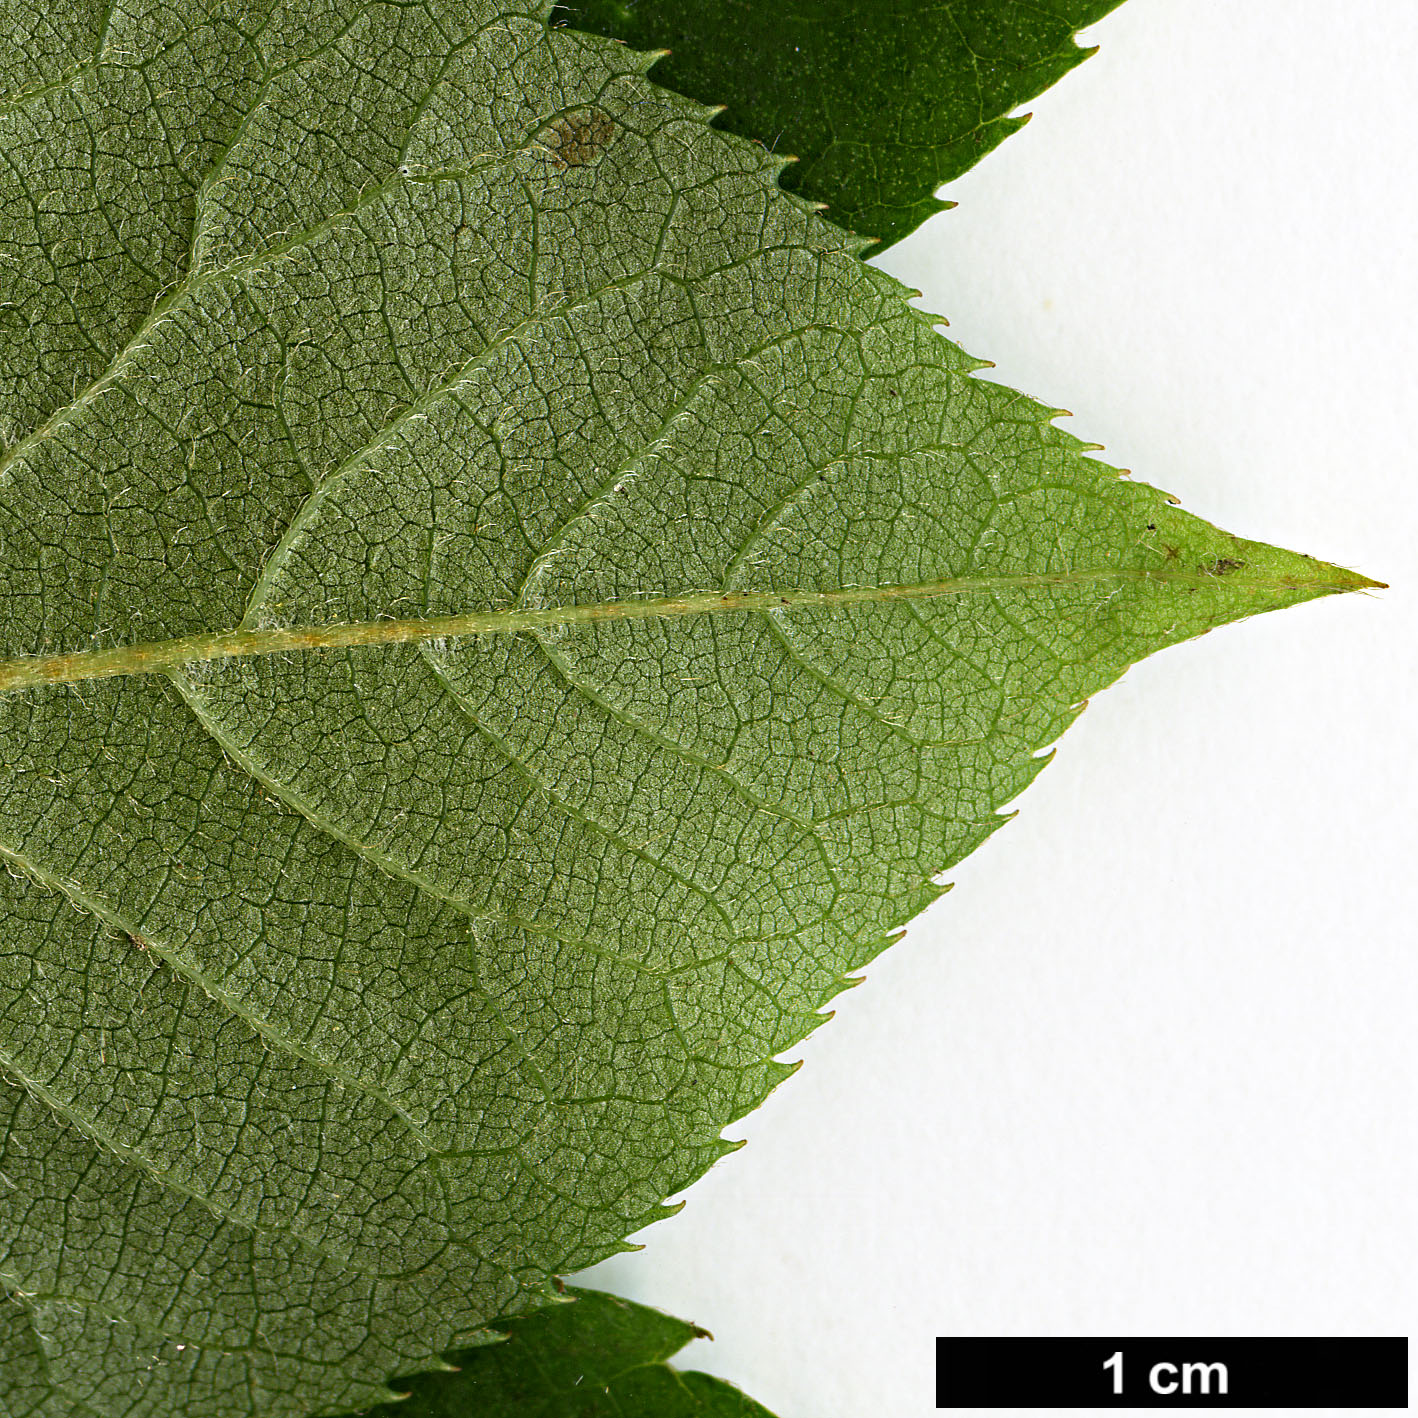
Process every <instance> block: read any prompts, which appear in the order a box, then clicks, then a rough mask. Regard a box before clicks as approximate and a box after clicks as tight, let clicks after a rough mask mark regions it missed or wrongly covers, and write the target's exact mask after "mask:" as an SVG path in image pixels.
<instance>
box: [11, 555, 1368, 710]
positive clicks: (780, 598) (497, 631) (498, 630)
mask: <svg viewBox="0 0 1418 1418" xmlns="http://www.w3.org/2000/svg"><path fill="white" fill-rule="evenodd" d="M1223 579H1224V582H1225V585H1226V587H1227V588H1228V589H1230V590H1235V591H1242V592H1252V593H1274V594H1279V595H1283V594H1286V593H1290V592H1296V591H1299V592H1302V593H1307V594H1309V595H1316V596H1319V595H1325V594H1327V593H1329V592H1337V591H1354V590H1359V589H1362V588H1363V587H1365V586H1372V585H1375V584H1376V583H1375V582H1372V581H1369V580H1368V579H1367V578H1365V577H1362V576H1358V575H1356V574H1354V573H1353V572H1346V571H1341V570H1340V569H1339V568H1337V567H1332V566H1323V565H1320V564H1316V566H1315V571H1314V574H1313V576H1295V575H1284V576H1281V575H1273V576H1247V575H1245V574H1238V573H1234V572H1233V573H1231V574H1229V575H1225V576H1224V577H1223V576H1221V575H1220V574H1217V573H1215V572H1210V571H1204V570H1182V569H1176V570H1160V569H1159V570H1151V569H1143V568H1130V569H1123V570H1119V569H1116V568H1110V569H1097V570H1083V571H1057V572H1030V573H1025V574H1019V575H1008V576H961V577H955V578H952V579H949V580H945V581H927V582H918V583H915V584H911V585H892V586H840V587H835V588H831V589H828V590H816V591H805V590H776V591H724V592H720V591H701V592H694V593H692V594H689V595H683V596H656V597H637V598H634V599H628V600H619V601H601V602H596V603H591V604H583V605H561V606H544V607H515V608H512V609H509V610H485V611H470V612H468V613H467V614H465V615H448V616H432V617H427V618H423V619H413V620H366V621H354V622H346V623H342V624H330V625H304V626H290V627H283V628H278V629H272V630H223V631H214V632H210V633H202V634H199V635H184V636H180V637H178V638H176V639H172V640H154V641H146V642H141V643H138V644H134V645H119V646H114V647H112V648H109V649H104V650H79V651H74V652H72V653H70V654H64V655H26V656H20V657H17V658H14V659H9V660H0V693H6V692H10V691H13V690H21V689H33V688H36V687H38V686H41V685H48V684H73V683H76V682H78V681H80V680H92V679H114V678H117V677H119V676H123V675H143V674H155V673H158V672H161V671H163V670H170V669H175V668H176V667H178V666H179V665H194V664H201V663H204V662H209V661H213V660H231V659H243V658H246V657H247V656H252V655H281V654H289V653H292V652H294V651H299V650H337V649H347V648H351V647H364V646H379V645H404V644H409V643H412V642H415V641H420V640H438V639H444V638H448V639H451V638H454V637H459V636H467V635H510V634H516V633H518V632H522V631H535V630H551V629H555V628H557V627H560V626H570V625H584V624H587V623H591V622H595V621H609V620H652V619H673V618H678V617H682V616H697V615H729V614H744V613H749V612H756V611H759V612H761V611H776V610H783V609H794V608H813V607H819V608H826V607H833V606H850V605H860V604H863V603H870V602H885V601H904V600H932V599H935V598H937V597H941V596H959V595H968V594H971V593H975V592H982V591H1012V590H1029V589H1033V588H1040V589H1042V588H1045V587H1050V586H1072V585H1081V584H1085V583H1088V582H1096V581H1116V582H1123V581H1155V582H1158V583H1190V584H1193V585H1203V584H1212V585H1214V584H1216V583H1218V582H1220V581H1222V580H1223ZM1258 609H1261V607H1258Z"/></svg>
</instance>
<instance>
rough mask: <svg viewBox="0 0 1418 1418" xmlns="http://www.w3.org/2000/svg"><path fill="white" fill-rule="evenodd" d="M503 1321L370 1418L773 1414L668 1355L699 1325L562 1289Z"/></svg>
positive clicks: (695, 1334)
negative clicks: (496, 1337)
mask: <svg viewBox="0 0 1418 1418" xmlns="http://www.w3.org/2000/svg"><path fill="white" fill-rule="evenodd" d="M567 1294H568V1295H569V1296H572V1297H574V1303H572V1304H567V1305H551V1306H549V1307H547V1308H546V1309H543V1310H538V1311H537V1312H535V1313H534V1314H531V1315H527V1316H525V1317H523V1318H519V1319H515V1320H511V1321H509V1322H508V1323H507V1324H506V1325H504V1326H502V1328H505V1329H506V1331H507V1339H506V1341H505V1342H504V1343H501V1344H492V1345H484V1346H482V1347H480V1348H477V1349H470V1350H467V1351H465V1352H464V1353H461V1354H455V1355H453V1356H452V1359H453V1362H454V1364H456V1365H457V1370H458V1371H457V1372H456V1373H451V1374H450V1373H441V1374H421V1375H419V1376H418V1377H417V1378H414V1379H411V1380H409V1382H408V1384H407V1385H402V1384H401V1385H398V1386H399V1387H405V1386H406V1387H407V1388H408V1390H409V1397H408V1399H407V1400H405V1401H404V1402H402V1403H391V1404H385V1405H382V1406H381V1407H379V1408H376V1409H374V1410H373V1411H372V1413H371V1414H370V1415H369V1418H772V1415H770V1414H769V1412H768V1410H767V1409H766V1408H763V1407H762V1406H760V1405H759V1404H757V1403H755V1402H754V1401H753V1400H752V1399H751V1398H748V1397H747V1396H746V1395H744V1394H742V1393H740V1392H739V1390H738V1389H736V1388H734V1387H733V1386H732V1385H731V1384H726V1383H724V1382H723V1381H722V1380H721V1379H716V1378H712V1377H711V1376H710V1375H708V1374H698V1373H685V1372H682V1371H681V1370H678V1369H672V1368H671V1367H670V1366H669V1364H668V1363H666V1360H668V1359H669V1358H670V1357H671V1356H672V1355H673V1354H675V1353H676V1352H677V1351H678V1350H680V1349H682V1348H684V1346H685V1345H686V1344H688V1343H689V1341H690V1340H691V1339H699V1338H701V1337H703V1336H704V1331H703V1330H702V1329H698V1328H696V1327H695V1326H694V1325H692V1324H686V1323H685V1322H684V1321H683V1320H677V1319H672V1318H671V1317H670V1316H669V1315H664V1314H661V1313H660V1312H659V1311H658V1310H651V1309H647V1308H646V1307H645V1306H644V1305H633V1304H631V1303H630V1301H629V1300H622V1299H619V1298H618V1297H616V1296H615V1295H606V1294H602V1293H601V1292H600V1291H597V1290H568V1291H567Z"/></svg>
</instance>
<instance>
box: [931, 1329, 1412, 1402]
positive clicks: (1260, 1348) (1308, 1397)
mask: <svg viewBox="0 0 1418 1418" xmlns="http://www.w3.org/2000/svg"><path fill="white" fill-rule="evenodd" d="M935 1362H936V1399H935V1401H936V1407H937V1408H1108V1407H1117V1408H1407V1407H1408V1341H1407V1340H1406V1339H937V1340H936V1361H935Z"/></svg>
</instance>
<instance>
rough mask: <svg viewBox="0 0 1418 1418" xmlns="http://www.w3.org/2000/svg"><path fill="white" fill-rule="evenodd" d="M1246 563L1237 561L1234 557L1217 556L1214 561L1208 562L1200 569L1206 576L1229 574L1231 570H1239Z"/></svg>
mask: <svg viewBox="0 0 1418 1418" xmlns="http://www.w3.org/2000/svg"><path fill="white" fill-rule="evenodd" d="M1245 564H1246V563H1245V562H1244V561H1237V560H1236V559H1235V557H1231V556H1218V557H1217V558H1216V560H1215V561H1211V562H1208V563H1207V564H1206V565H1205V566H1203V567H1202V568H1201V569H1202V570H1203V571H1204V572H1206V574H1207V575H1208V576H1229V575H1230V574H1231V573H1232V572H1233V571H1239V570H1240V569H1241V568H1242V567H1243V566H1244V565H1245Z"/></svg>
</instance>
